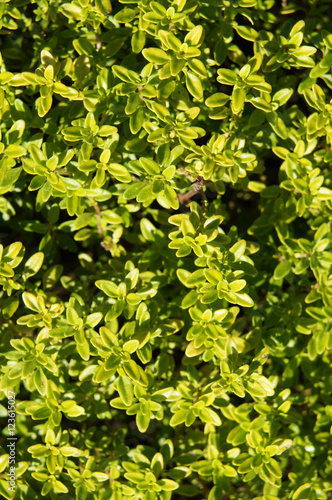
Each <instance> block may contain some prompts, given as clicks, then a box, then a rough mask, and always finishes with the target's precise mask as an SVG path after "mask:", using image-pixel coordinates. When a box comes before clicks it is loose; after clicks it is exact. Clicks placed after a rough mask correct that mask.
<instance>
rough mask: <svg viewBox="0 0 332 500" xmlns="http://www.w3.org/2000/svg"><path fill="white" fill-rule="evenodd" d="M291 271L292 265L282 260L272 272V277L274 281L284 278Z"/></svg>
mask: <svg viewBox="0 0 332 500" xmlns="http://www.w3.org/2000/svg"><path fill="white" fill-rule="evenodd" d="M291 269H292V264H291V263H290V262H289V260H284V261H282V262H280V263H279V264H278V265H277V267H276V268H275V270H274V273H273V276H274V278H275V279H281V278H285V276H287V275H288V274H289V273H290V271H291Z"/></svg>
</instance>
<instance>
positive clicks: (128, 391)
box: [117, 375, 134, 406]
mask: <svg viewBox="0 0 332 500" xmlns="http://www.w3.org/2000/svg"><path fill="white" fill-rule="evenodd" d="M117 387H118V392H119V395H120V397H121V399H122V401H123V402H124V403H125V405H127V406H130V405H131V404H132V402H133V398H134V392H133V385H132V383H131V381H130V378H129V377H122V376H121V375H120V376H119V379H118V385H117Z"/></svg>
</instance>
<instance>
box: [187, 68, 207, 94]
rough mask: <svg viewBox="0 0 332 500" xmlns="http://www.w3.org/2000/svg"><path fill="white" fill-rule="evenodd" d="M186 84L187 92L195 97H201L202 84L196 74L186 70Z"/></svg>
mask: <svg viewBox="0 0 332 500" xmlns="http://www.w3.org/2000/svg"><path fill="white" fill-rule="evenodd" d="M186 86H187V89H188V91H189V93H190V94H191V95H192V96H193V97H195V98H196V99H202V98H203V93H204V92H203V86H202V83H201V80H200V79H199V78H198V76H197V75H194V74H193V73H190V71H188V72H187V73H186Z"/></svg>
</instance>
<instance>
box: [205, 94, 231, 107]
mask: <svg viewBox="0 0 332 500" xmlns="http://www.w3.org/2000/svg"><path fill="white" fill-rule="evenodd" d="M229 99H230V97H229V95H227V94H223V93H222V92H218V93H216V94H213V95H211V96H210V97H208V98H207V99H206V101H205V104H206V105H207V106H208V107H209V108H218V107H221V106H225V104H226V103H227V102H228V101H229Z"/></svg>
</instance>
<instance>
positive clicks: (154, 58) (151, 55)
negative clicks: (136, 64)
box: [142, 47, 169, 65]
mask: <svg viewBox="0 0 332 500" xmlns="http://www.w3.org/2000/svg"><path fill="white" fill-rule="evenodd" d="M142 54H143V57H145V59H147V60H148V61H149V62H151V63H154V64H158V65H161V64H165V63H167V62H168V60H169V56H168V55H167V53H166V52H165V51H164V50H161V49H157V48H154V47H153V48H150V49H143V51H142Z"/></svg>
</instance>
